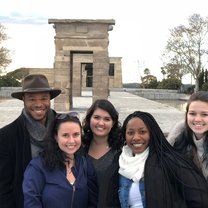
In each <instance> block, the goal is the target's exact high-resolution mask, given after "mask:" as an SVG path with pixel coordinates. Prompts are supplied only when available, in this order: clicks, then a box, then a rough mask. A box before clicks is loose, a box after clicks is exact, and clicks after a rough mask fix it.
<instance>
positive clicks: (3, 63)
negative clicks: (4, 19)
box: [0, 24, 12, 73]
mask: <svg viewBox="0 0 208 208" xmlns="http://www.w3.org/2000/svg"><path fill="white" fill-rule="evenodd" d="M5 29H6V28H5V27H4V26H3V25H2V24H0V73H1V72H2V71H3V70H5V68H6V67H7V66H8V65H9V64H10V63H11V61H12V60H11V58H10V54H9V52H10V51H9V50H8V49H7V48H5V47H4V46H2V42H3V41H5V40H7V39H8V36H7V34H6V33H5V32H4V31H5Z"/></svg>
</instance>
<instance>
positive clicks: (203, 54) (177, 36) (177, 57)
mask: <svg viewBox="0 0 208 208" xmlns="http://www.w3.org/2000/svg"><path fill="white" fill-rule="evenodd" d="M207 57H208V17H206V18H202V17H201V16H200V15H199V14H193V15H192V16H190V17H189V18H188V26H184V25H180V26H178V27H175V28H173V29H172V30H170V38H169V39H168V41H167V45H166V48H165V53H164V55H163V58H164V59H166V60H165V62H166V63H170V64H175V65H178V66H179V67H180V73H182V75H183V74H186V73H191V75H192V76H193V78H194V80H195V91H198V90H199V76H200V72H201V71H202V69H203V68H204V66H205V64H206V59H207ZM165 65H167V64H165Z"/></svg>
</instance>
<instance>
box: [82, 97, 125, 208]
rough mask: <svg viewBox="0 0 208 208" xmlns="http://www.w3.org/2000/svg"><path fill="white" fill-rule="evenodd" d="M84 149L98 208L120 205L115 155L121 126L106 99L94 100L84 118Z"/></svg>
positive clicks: (118, 152)
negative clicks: (94, 175) (95, 185)
mask: <svg viewBox="0 0 208 208" xmlns="http://www.w3.org/2000/svg"><path fill="white" fill-rule="evenodd" d="M83 130H84V140H83V145H84V151H85V154H87V155H88V156H89V157H90V159H91V161H92V163H93V165H94V167H95V170H96V173H97V178H98V186H99V197H98V208H104V207H105V208H110V207H112V208H116V207H120V204H119V199H118V158H119V155H120V153H121V147H122V140H121V138H120V131H121V126H120V123H119V120H118V112H117V111H116V109H115V107H114V106H113V104H112V103H111V102H110V101H108V100H106V99H98V100H96V101H95V102H94V103H93V104H92V106H91V107H90V108H89V109H88V111H87V114H86V117H85V118H84V120H83Z"/></svg>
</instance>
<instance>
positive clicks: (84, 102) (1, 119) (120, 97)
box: [0, 91, 185, 134]
mask: <svg viewBox="0 0 208 208" xmlns="http://www.w3.org/2000/svg"><path fill="white" fill-rule="evenodd" d="M108 100H109V101H111V102H112V103H113V104H114V106H115V107H116V109H117V110H118V112H119V119H120V121H121V123H122V122H123V120H124V119H125V117H126V116H127V115H128V114H130V113H132V112H134V111H136V110H140V111H147V112H149V113H151V114H152V115H153V116H154V117H155V119H156V120H157V122H158V123H159V125H160V127H161V129H162V130H163V132H164V133H166V134H167V133H168V132H169V131H170V129H171V128H172V126H173V125H175V124H176V123H177V122H178V121H180V120H182V119H184V114H185V112H182V111H179V110H177V109H176V108H174V107H171V106H168V105H166V104H161V103H158V102H155V101H152V100H148V99H145V98H142V97H139V96H136V95H133V94H130V93H128V92H123V91H111V92H110V96H109V97H108ZM91 104H92V95H91V92H89V91H86V92H85V91H84V92H83V94H82V97H74V98H73V107H74V108H73V111H77V112H79V113H80V118H81V120H82V119H83V117H84V116H85V113H86V110H87V109H88V108H89V106H90V105H91ZM22 107H23V103H22V101H20V100H17V99H7V100H0V128H1V127H3V126H4V125H6V124H8V123H10V122H11V121H13V120H14V119H15V118H17V117H18V116H19V114H20V113H21V110H22ZM52 107H53V101H52Z"/></svg>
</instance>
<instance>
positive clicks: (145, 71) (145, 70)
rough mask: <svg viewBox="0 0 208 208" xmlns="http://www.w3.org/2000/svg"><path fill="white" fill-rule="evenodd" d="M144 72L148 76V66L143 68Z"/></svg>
mask: <svg viewBox="0 0 208 208" xmlns="http://www.w3.org/2000/svg"><path fill="white" fill-rule="evenodd" d="M144 74H145V75H146V76H148V75H149V74H150V70H149V69H148V68H145V69H144Z"/></svg>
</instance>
